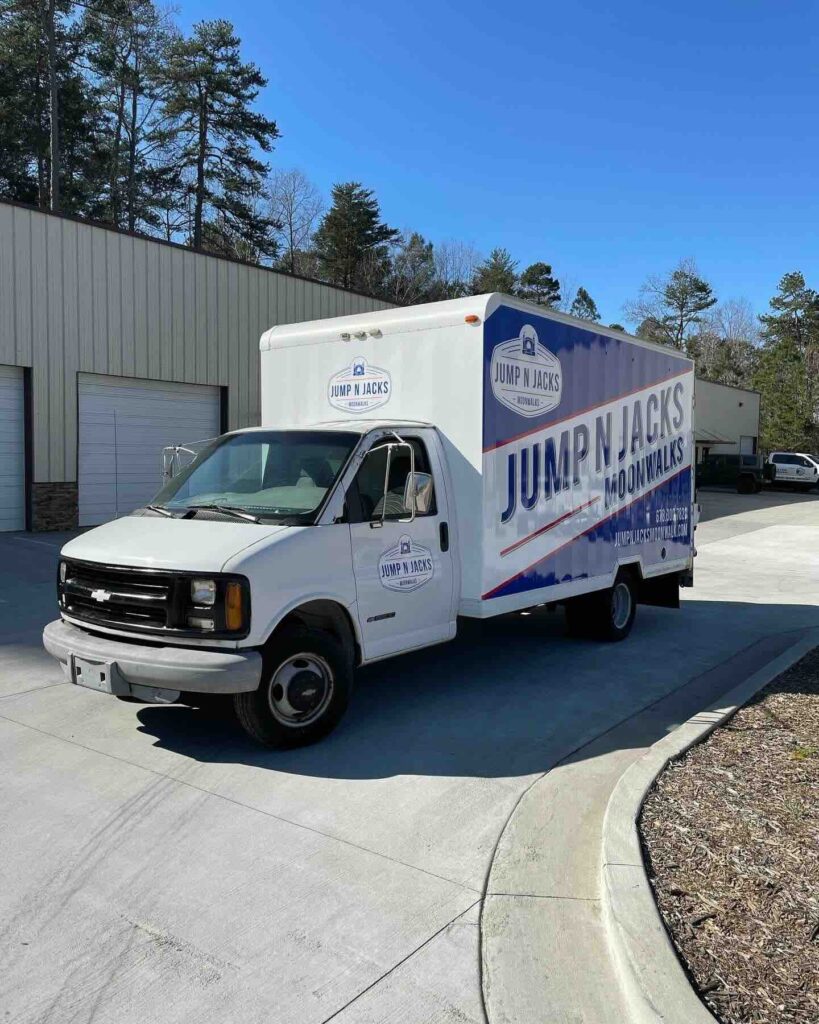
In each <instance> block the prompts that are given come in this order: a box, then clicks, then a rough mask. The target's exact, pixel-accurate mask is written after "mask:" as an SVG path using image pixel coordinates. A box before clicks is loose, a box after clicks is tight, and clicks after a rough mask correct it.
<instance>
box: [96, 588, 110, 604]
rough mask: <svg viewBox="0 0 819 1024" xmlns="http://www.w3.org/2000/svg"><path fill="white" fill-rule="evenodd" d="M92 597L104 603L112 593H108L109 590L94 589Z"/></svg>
mask: <svg viewBox="0 0 819 1024" xmlns="http://www.w3.org/2000/svg"><path fill="white" fill-rule="evenodd" d="M91 597H92V598H93V599H94V600H95V601H99V602H100V604H102V602H103V601H108V600H109V599H110V597H111V595H110V594H109V593H108V591H107V590H92V591H91Z"/></svg>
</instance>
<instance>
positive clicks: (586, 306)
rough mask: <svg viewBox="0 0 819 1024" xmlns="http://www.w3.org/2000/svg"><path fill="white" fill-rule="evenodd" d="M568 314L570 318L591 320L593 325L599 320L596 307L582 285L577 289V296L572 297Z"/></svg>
mask: <svg viewBox="0 0 819 1024" xmlns="http://www.w3.org/2000/svg"><path fill="white" fill-rule="evenodd" d="M570 312H571V314H572V316H576V317H578V318H579V319H580V320H593V321H594V322H595V323H597V322H598V321H599V320H600V313H599V311H598V309H597V305H596V304H595V301H594V299H593V298H592V297H591V295H589V293H588V292H587V291H586V289H585V288H584V287H583V285H581V286H580V287H579V288H578V289H577V295H575V297H574V302H572V308H571V310H570Z"/></svg>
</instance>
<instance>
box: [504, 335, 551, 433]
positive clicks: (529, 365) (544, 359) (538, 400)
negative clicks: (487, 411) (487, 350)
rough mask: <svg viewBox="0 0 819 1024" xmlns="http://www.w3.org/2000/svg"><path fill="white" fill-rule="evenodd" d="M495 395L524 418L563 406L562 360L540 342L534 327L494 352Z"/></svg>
mask: <svg viewBox="0 0 819 1024" xmlns="http://www.w3.org/2000/svg"><path fill="white" fill-rule="evenodd" d="M489 372H490V374H491V380H492V394H493V395H494V396H495V398H497V400H498V401H499V402H500V403H501V404H502V405H505V406H506V407H507V409H511V410H512V411H513V412H516V413H518V414H519V415H520V416H542V415H543V413H545V412H550V411H551V410H552V409H555V408H557V406H558V405H560V395H561V392H562V389H563V372H562V370H561V368H560V360H559V359H558V358H557V356H556V355H553V354H552V353H551V352H550V351H549V350H548V349H547V348H546V347H545V346H543V345H541V343H540V341H539V340H538V336H537V331H536V330H535V329H534V327H532V326H531V324H526V325H525V326H524V327H521V329H520V334H519V335H518V337H517V338H510V340H509V341H502V342H500V343H499V344H498V345H496V346H495V348H494V349H493V350H492V363H491V365H490V368H489Z"/></svg>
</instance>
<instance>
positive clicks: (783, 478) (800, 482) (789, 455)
mask: <svg viewBox="0 0 819 1024" xmlns="http://www.w3.org/2000/svg"><path fill="white" fill-rule="evenodd" d="M766 466H769V467H770V470H771V472H773V473H774V474H775V479H776V482H777V483H778V484H792V485H793V486H794V487H796V488H798V489H799V490H803V491H809V490H810V489H811V487H816V486H817V484H819V456H816V455H807V454H805V452H771V454H770V455H769V456H768V461H767V463H766Z"/></svg>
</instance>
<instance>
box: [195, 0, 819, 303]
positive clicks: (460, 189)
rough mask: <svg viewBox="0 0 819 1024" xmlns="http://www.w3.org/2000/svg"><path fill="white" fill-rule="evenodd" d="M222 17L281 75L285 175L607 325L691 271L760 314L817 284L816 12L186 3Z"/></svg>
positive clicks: (722, 1)
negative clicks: (480, 260)
mask: <svg viewBox="0 0 819 1024" xmlns="http://www.w3.org/2000/svg"><path fill="white" fill-rule="evenodd" d="M215 17H228V18H230V19H231V20H232V21H233V23H234V25H235V27H236V30H237V32H238V34H239V35H240V37H241V38H242V41H243V52H244V53H245V54H246V56H247V57H248V58H249V59H251V60H254V61H255V62H256V63H257V64H259V65H260V67H261V68H262V70H263V71H264V73H265V75H266V76H267V77H268V78H269V85H268V87H267V89H266V90H265V92H264V94H263V96H262V97H261V103H260V105H261V107H262V109H263V110H264V111H265V113H267V114H268V115H269V116H271V117H273V118H275V119H276V120H277V122H278V124H279V128H280V131H281V133H282V138H281V139H280V140H279V142H278V144H277V147H276V151H275V153H274V154H273V157H272V161H273V163H274V164H275V165H277V166H281V167H291V166H298V167H301V168H302V169H303V170H304V171H305V172H307V174H308V175H309V176H310V177H311V178H312V179H313V180H314V181H315V182H316V184H317V185H318V186H319V187H320V188H321V189H322V190H323V191H325V192H329V189H330V186H331V185H332V183H333V182H335V181H347V180H360V181H362V182H363V183H364V184H365V185H367V186H368V187H370V188H373V189H374V190H375V192H376V194H377V196H378V197H379V200H380V202H381V207H382V212H383V215H384V218H385V220H387V221H388V222H389V223H390V224H392V225H394V226H396V227H411V228H414V229H416V230H418V231H421V232H422V233H423V234H424V235H426V236H427V237H428V238H430V239H432V240H433V241H439V240H442V239H446V238H457V239H462V240H464V241H468V242H471V243H472V244H474V245H475V246H476V247H477V248H479V249H481V250H482V251H488V250H489V249H490V248H492V247H493V246H495V245H501V246H505V247H506V248H508V249H509V250H510V251H511V252H512V254H513V255H514V256H515V257H516V258H517V259H519V260H520V267H521V268H523V267H524V266H526V265H527V264H528V263H530V262H533V261H535V260H539V259H543V260H545V261H546V262H550V263H552V265H553V267H554V268H555V271H556V272H557V273H558V275H559V276H561V277H562V276H566V277H568V278H570V279H571V280H572V281H573V282H574V283H575V284H583V285H584V286H585V287H586V288H587V289H588V290H589V291H590V292H591V294H592V295H593V297H594V298H595V299H596V301H597V303H598V305H599V307H600V310H601V313H602V315H603V319H604V320H605V321H607V322H608V321H611V320H619V319H621V318H622V313H621V306H622V304H623V302H624V301H625V300H626V299H628V298H631V297H633V296H634V295H635V294H636V292H637V290H638V288H639V286H640V284H641V282H642V281H643V280H644V278H645V277H646V276H647V275H648V274H650V273H655V272H661V271H664V270H667V269H670V268H671V267H672V266H673V265H674V264H675V263H676V262H677V261H678V260H679V259H680V258H681V257H683V256H693V257H694V258H695V259H696V260H697V262H698V264H699V266H700V269H701V270H702V272H703V274H704V275H705V276H706V277H707V278H708V279H709V280H710V281H711V282H712V284H713V285H714V287H715V290H716V292H717V293H718V295H719V296H720V298H725V299H727V298H735V297H740V296H745V297H747V298H748V299H749V300H750V301H751V302H752V304H753V306H754V307H755V308H756V309H757V310H758V311H761V310H763V309H764V308H765V307H766V306H767V301H768V298H769V297H770V295H771V294H772V293H773V291H774V290H775V287H776V283H777V281H778V279H779V278H780V277H781V275H782V274H783V273H785V272H786V271H788V270H792V269H801V270H802V271H803V272H804V273H805V275H806V277H807V278H808V281H809V283H812V284H813V285H814V286H819V244H817V228H819V216H817V214H818V213H819V132H818V131H817V111H819V75H818V74H817V71H818V70H819V60H817V52H819V50H818V49H817V47H819V29H818V26H819V5H818V4H817V3H815V2H804V0H788V2H786V3H782V2H775V0H768V2H760V0H711V2H710V3H701V2H699V0H693V2H689V3H688V4H686V5H681V4H662V3H660V4H658V3H656V0H655V2H652V3H649V2H643V0H623V2H621V3H620V4H618V5H612V4H608V3H602V2H600V0H580V2H578V0H574V2H572V3H543V2H541V3H517V4H515V5H508V6H506V5H488V4H482V3H480V2H473V3H469V4H467V3H463V2H453V0H437V2H435V3H429V2H427V0H416V2H414V3H413V4H404V5H396V4H390V3H385V2H383V0H380V2H354V0H347V2H339V0H336V2H334V3H331V2H328V0H300V2H297V3H272V2H270V0H237V2H236V3H233V4H232V5H228V6H225V4H224V3H223V2H220V3H217V2H216V0H199V2H194V0H182V2H181V8H180V21H181V23H182V25H183V26H184V27H186V28H187V27H189V26H190V25H191V24H192V23H193V22H194V21H197V20H199V19H202V18H215Z"/></svg>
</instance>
